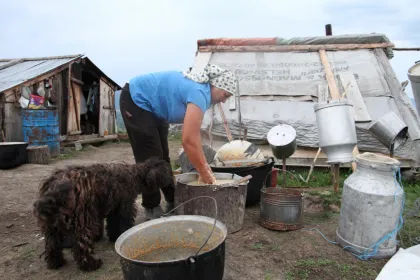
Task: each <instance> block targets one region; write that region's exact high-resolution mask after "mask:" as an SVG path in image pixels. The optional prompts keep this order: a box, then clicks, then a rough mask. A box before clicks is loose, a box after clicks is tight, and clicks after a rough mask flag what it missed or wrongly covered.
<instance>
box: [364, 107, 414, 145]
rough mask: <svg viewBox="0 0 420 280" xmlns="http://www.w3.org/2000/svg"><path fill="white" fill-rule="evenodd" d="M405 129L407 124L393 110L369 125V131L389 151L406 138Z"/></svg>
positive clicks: (406, 129)
mask: <svg viewBox="0 0 420 280" xmlns="http://www.w3.org/2000/svg"><path fill="white" fill-rule="evenodd" d="M407 131H408V126H407V125H406V124H405V123H404V122H403V121H401V120H400V119H399V118H398V116H397V115H396V114H395V113H394V112H389V113H388V114H386V115H384V116H383V117H381V118H380V119H378V120H377V121H376V122H374V123H373V124H372V125H371V126H370V127H369V132H370V133H371V134H372V135H373V136H374V137H375V138H376V139H378V141H380V142H381V143H382V144H384V145H385V146H386V147H387V148H388V149H389V150H390V151H392V150H393V149H397V148H398V147H399V146H400V145H401V144H403V143H404V142H405V141H406V140H407ZM392 145H394V146H393V147H392Z"/></svg>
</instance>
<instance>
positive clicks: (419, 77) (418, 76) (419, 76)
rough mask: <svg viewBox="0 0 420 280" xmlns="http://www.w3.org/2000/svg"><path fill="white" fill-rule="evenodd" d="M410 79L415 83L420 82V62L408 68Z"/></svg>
mask: <svg viewBox="0 0 420 280" xmlns="http://www.w3.org/2000/svg"><path fill="white" fill-rule="evenodd" d="M407 76H408V79H409V80H410V81H411V82H413V83H420V62H419V63H416V64H414V65H413V66H411V67H410V69H408V73H407Z"/></svg>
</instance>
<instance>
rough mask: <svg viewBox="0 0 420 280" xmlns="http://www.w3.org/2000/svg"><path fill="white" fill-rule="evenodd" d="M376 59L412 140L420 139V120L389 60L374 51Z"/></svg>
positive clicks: (379, 51)
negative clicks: (402, 89)
mask: <svg viewBox="0 0 420 280" xmlns="http://www.w3.org/2000/svg"><path fill="white" fill-rule="evenodd" d="M374 52H375V54H376V58H377V60H378V62H379V65H380V66H381V70H382V71H383V73H384V75H383V76H384V79H385V81H386V82H387V84H388V87H389V90H390V92H391V94H392V96H393V97H394V99H395V104H396V105H397V108H398V110H399V111H400V113H401V115H402V118H403V120H404V122H405V124H406V125H407V126H408V134H409V135H410V138H411V140H413V141H414V140H419V139H420V119H419V117H418V114H419V113H420V112H419V113H417V112H416V110H415V109H414V107H413V106H412V104H411V101H410V99H409V98H408V96H407V94H405V92H402V91H401V83H400V82H399V81H398V79H397V77H396V75H395V72H394V70H393V69H392V66H391V64H390V63H389V60H388V58H387V57H386V55H385V53H384V51H383V50H374Z"/></svg>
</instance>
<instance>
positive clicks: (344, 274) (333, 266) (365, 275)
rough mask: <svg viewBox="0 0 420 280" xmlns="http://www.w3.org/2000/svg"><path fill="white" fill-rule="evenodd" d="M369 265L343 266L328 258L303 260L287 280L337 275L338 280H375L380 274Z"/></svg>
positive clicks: (288, 273) (304, 279)
mask: <svg viewBox="0 0 420 280" xmlns="http://www.w3.org/2000/svg"><path fill="white" fill-rule="evenodd" d="M368 267H369V265H368V264H367V263H360V265H353V264H351V265H350V264H342V263H340V262H338V261H335V260H330V259H326V258H319V259H313V258H308V259H302V260H298V261H296V262H295V263H294V264H293V266H292V268H291V269H290V270H289V271H287V272H286V277H285V278H286V280H306V279H318V278H313V277H316V276H319V275H335V276H336V277H337V276H339V277H338V278H337V279H375V277H376V276H377V274H378V272H377V271H376V270H374V269H371V268H368Z"/></svg>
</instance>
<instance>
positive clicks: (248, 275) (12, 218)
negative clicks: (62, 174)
mask: <svg viewBox="0 0 420 280" xmlns="http://www.w3.org/2000/svg"><path fill="white" fill-rule="evenodd" d="M178 148H179V143H172V144H171V147H170V149H171V158H172V159H175V158H176V153H177V149H178ZM111 161H127V162H134V158H133V155H132V152H131V148H130V146H129V144H128V143H125V142H120V143H107V144H103V145H102V146H100V147H92V146H88V147H84V149H83V150H82V151H80V152H73V153H72V154H70V155H68V156H65V157H63V158H61V159H59V160H54V161H53V162H52V163H50V164H49V165H33V164H26V165H23V166H20V167H18V168H16V169H13V170H8V171H0V194H1V195H0V250H1V253H0V279H60V278H62V279H122V274H121V268H120V263H119V257H118V255H117V254H116V253H115V251H114V247H113V246H114V245H113V244H111V243H110V242H108V240H107V239H103V240H102V241H100V242H99V243H95V249H96V255H97V256H98V257H100V258H101V259H102V260H103V262H104V265H103V266H102V268H101V269H99V270H98V271H95V272H89V273H84V272H81V271H79V270H78V269H77V267H76V264H75V262H74V260H73V259H72V256H71V254H70V251H69V250H65V258H66V260H67V262H68V263H67V265H66V266H64V267H63V268H62V269H60V270H48V269H46V267H45V263H44V262H43V260H42V258H39V255H40V254H41V253H42V252H43V249H44V248H43V246H44V241H43V238H42V236H41V235H40V234H39V231H38V228H37V227H36V224H35V221H34V218H33V217H32V215H31V210H32V203H33V201H34V199H35V197H36V192H37V188H38V185H39V183H40V181H41V180H42V179H44V178H46V177H47V176H48V175H49V174H50V172H51V171H52V170H53V169H55V168H57V167H63V166H66V165H69V164H90V163H94V162H111ZM139 209H140V211H139V214H138V217H137V221H136V222H137V223H141V222H143V221H145V217H144V213H143V210H142V208H141V207H140V208H139ZM258 219H259V205H258V204H257V205H255V206H253V207H248V208H247V209H246V215H245V221H244V227H243V229H242V230H241V231H239V232H237V233H235V234H230V235H229V236H228V238H227V240H226V260H225V277H224V279H226V280H233V279H235V280H237V279H264V280H268V279H287V280H292V279H334V280H336V279H375V277H376V275H377V274H378V273H379V271H380V269H381V268H382V267H383V265H384V264H385V263H386V260H378V261H360V260H358V259H357V258H355V257H354V256H353V255H351V254H350V253H348V252H345V251H344V250H342V248H341V247H339V246H338V245H334V244H330V243H328V242H327V241H326V240H325V239H324V238H323V237H322V236H321V234H319V233H318V232H317V231H314V230H312V229H314V228H316V229H318V230H320V231H321V232H322V233H323V234H324V235H325V236H326V237H327V238H329V239H330V240H334V233H335V229H336V226H337V219H338V214H337V213H335V214H334V213H305V227H304V228H303V229H300V230H296V231H291V232H276V231H270V230H267V229H265V228H263V227H261V226H260V225H259V224H258Z"/></svg>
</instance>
